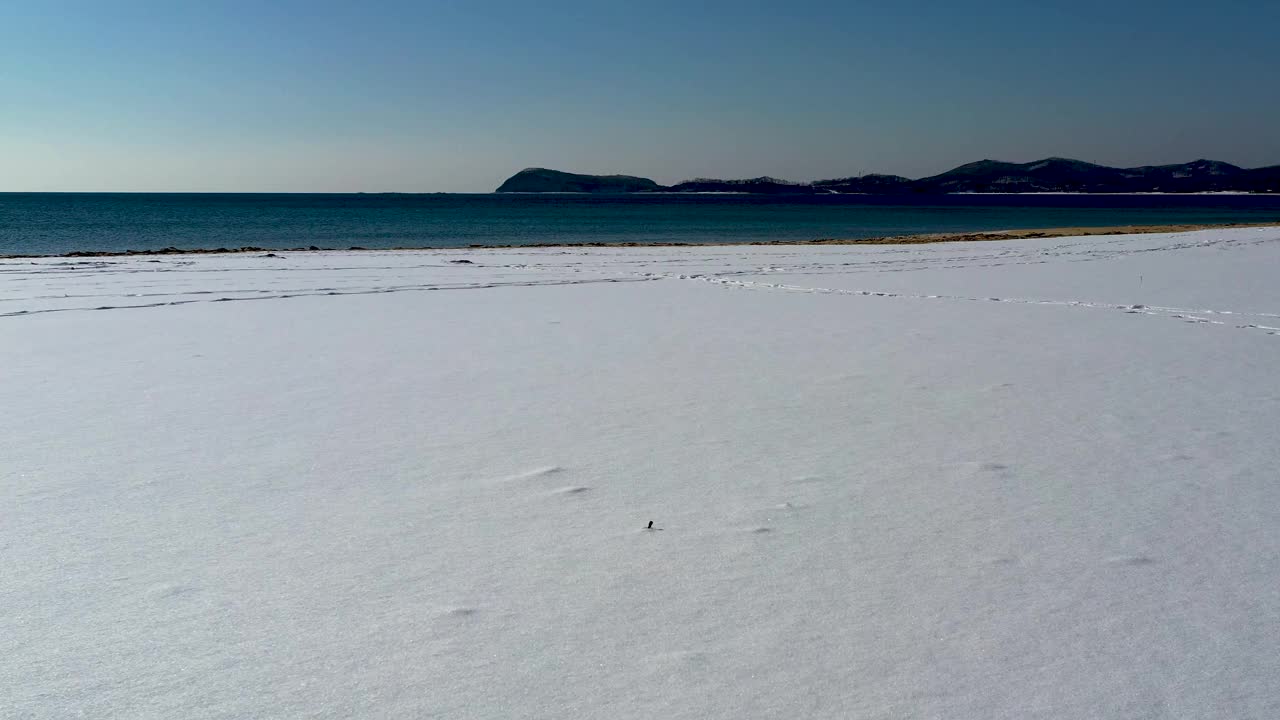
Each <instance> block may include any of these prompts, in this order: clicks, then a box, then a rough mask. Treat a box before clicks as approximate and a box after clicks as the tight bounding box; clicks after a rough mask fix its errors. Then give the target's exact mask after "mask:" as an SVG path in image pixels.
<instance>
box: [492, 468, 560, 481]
mask: <svg viewBox="0 0 1280 720" xmlns="http://www.w3.org/2000/svg"><path fill="white" fill-rule="evenodd" d="M562 472H564V468H562V467H560V466H559V465H547V466H545V467H540V468H534V469H532V470H525V471H524V472H520V473H516V474H514V475H507V476H505V477H500V478H497V479H495V480H493V481H492V482H494V483H499V484H501V483H515V482H525V481H529V480H537V479H539V478H544V477H548V476H551V475H559V474H560V473H562Z"/></svg>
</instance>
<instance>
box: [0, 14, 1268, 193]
mask: <svg viewBox="0 0 1280 720" xmlns="http://www.w3.org/2000/svg"><path fill="white" fill-rule="evenodd" d="M1277 28H1280V2H1276V1H1275V0H1265V1H1263V0H1250V1H1245V0H1235V1H1233V0H1220V1H1219V2H1215V3H1208V2H1190V1H1179V0H1167V1H1165V2H1146V1H1144V0H1134V1H1131V2H1126V1H1124V0H1109V1H1107V2H1094V1H1091V0H1080V1H1077V2H1026V1H1025V0H997V1H988V2H969V3H956V2H953V1H950V2H929V1H919V2H901V3H887V2H884V1H883V0H875V1H874V2H861V1H856V0H845V1H843V2H797V3H779V2H776V0H775V1H771V2H754V1H753V0H738V1H737V2H719V1H715V0H711V1H707V2H701V3H688V2H666V1H664V0H644V1H637V2H610V1H608V0H597V1H596V2H555V1H547V2H541V3H532V2H528V1H527V0H523V1H520V2H515V1H510V0H492V1H490V2H483V3H482V2H433V1H430V0H419V1H412V0H389V1H386V2H376V1H368V2H362V3H352V2H336V1H333V0H308V1H306V2H301V1H297V0H283V1H281V2H262V1H261V0H255V1H253V2H248V1H246V2H239V1H237V2H217V1H212V2H205V3H185V2H177V3H174V2H137V1H133V0H114V1H112V2H102V1H99V2H58V1H57V0H48V1H45V2H23V1H21V0H8V2H3V3H0V191H226V192H234V191H244V192H345V191H375V192H376V191H403V192H434V191H446V192H488V191H491V190H492V189H493V188H494V187H496V186H497V185H498V184H499V183H500V182H501V181H502V180H503V179H504V178H505V177H507V176H508V175H510V174H512V173H513V172H515V171H516V170H519V169H520V168H523V167H529V166H542V167H553V168H558V169H564V170H571V171H575V172H586V173H613V172H624V173H628V174H635V175H643V176H647V177H652V178H654V179H655V180H657V181H659V182H664V183H670V182H676V181H679V180H682V179H687V178H690V177H695V176H717V177H748V176H758V175H773V176H778V177H784V178H788V179H794V180H810V179H818V178H827V177H842V176H848V175H852V174H857V173H861V172H887V173H896V174H902V175H907V176H909V177H920V176H924V175H930V174H934V173H937V172H941V171H944V170H946V169H949V168H951V167H953V166H955V165H958V164H961V163H964V162H969V161H972V160H977V159H981V158H995V159H1001V160H1010V161H1017V162H1022V161H1028V160H1034V159H1038V158H1041V157H1047V156H1054V155H1057V156H1066V157H1073V158H1078V159H1081V160H1088V161H1091V162H1098V163H1103V164H1108V165H1121V166H1133V165H1145V164H1163V163H1173V162H1185V161H1188V160H1193V159H1196V158H1201V157H1208V158H1213V159H1218V160H1226V161H1228V162H1233V163H1236V164H1239V165H1244V166H1246V167H1254V166H1260V165H1273V164H1280V132H1278V131H1277V130H1276V124H1275V123H1276V118H1277V117H1280V92H1278V91H1277V89H1276V87H1277V86H1276V78H1277V77H1280V52H1278V51H1277V50H1276V46H1275V44H1276V32H1277Z"/></svg>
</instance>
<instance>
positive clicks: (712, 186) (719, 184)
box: [666, 177, 815, 195]
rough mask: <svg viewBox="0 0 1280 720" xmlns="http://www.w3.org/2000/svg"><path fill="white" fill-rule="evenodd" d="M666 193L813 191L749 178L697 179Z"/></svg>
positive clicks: (804, 186)
mask: <svg viewBox="0 0 1280 720" xmlns="http://www.w3.org/2000/svg"><path fill="white" fill-rule="evenodd" d="M666 190H667V192H693V193H699V192H702V193H706V192H730V193H751V194H753V195H813V194H814V193H815V190H814V188H813V186H812V185H809V184H807V183H794V182H788V181H786V180H779V179H778V178H771V177H758V178H750V179H747V180H716V179H713V178H698V179H696V180H686V181H684V182H682V183H676V184H675V185H672V186H671V187H669V188H666Z"/></svg>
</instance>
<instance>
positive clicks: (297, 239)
mask: <svg viewBox="0 0 1280 720" xmlns="http://www.w3.org/2000/svg"><path fill="white" fill-rule="evenodd" d="M1216 222H1277V223H1280V196H1276V195H1269V196H1268V195H1191V196H1180V195H1127V196H1118V195H944V196H907V197H902V196H893V197H888V196H853V195H828V196H816V197H761V196H748V195H627V196H612V197H607V196H591V195H358V194H355V195H258V194H115V193H84V194H80V193H0V255H4V254H30V255H53V254H60V253H66V252H72V251H76V250H102V251H124V250H147V249H159V248H164V247H169V246H176V247H180V248H190V249H194V248H220V247H226V248H238V247H243V246H257V247H264V248H276V249H278V248H293V247H306V246H311V245H315V246H319V247H324V248H347V247H351V246H360V247H366V248H393V247H465V246H467V245H528V244H535V243H584V242H639V243H646V242H719V243H732V242H743V241H758V240H810V239H816V238H830V237H838V238H861V237H876V236H881V235H899V234H905V233H923V232H964V231H974V230H993V229H1012V228H1047V227H1069V226H1103V225H1127V224H1139V223H1141V224H1174V223H1216Z"/></svg>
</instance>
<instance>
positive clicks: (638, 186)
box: [497, 168, 662, 193]
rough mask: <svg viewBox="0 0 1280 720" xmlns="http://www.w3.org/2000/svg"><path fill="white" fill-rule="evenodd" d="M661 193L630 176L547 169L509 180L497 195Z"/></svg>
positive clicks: (527, 171)
mask: <svg viewBox="0 0 1280 720" xmlns="http://www.w3.org/2000/svg"><path fill="white" fill-rule="evenodd" d="M660 189H662V188H661V186H660V185H658V183H656V182H654V181H652V180H650V179H649V178H642V177H632V176H630V175H578V174H575V173H567V172H560V171H559V170H547V169H546V168H527V169H524V170H521V171H520V172H518V173H516V174H515V175H512V176H511V177H509V178H507V181H506V182H504V183H502V185H501V187H499V188H498V190H497V192H500V193H516V192H526V193H546V192H581V193H628V192H644V191H646V190H660Z"/></svg>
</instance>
